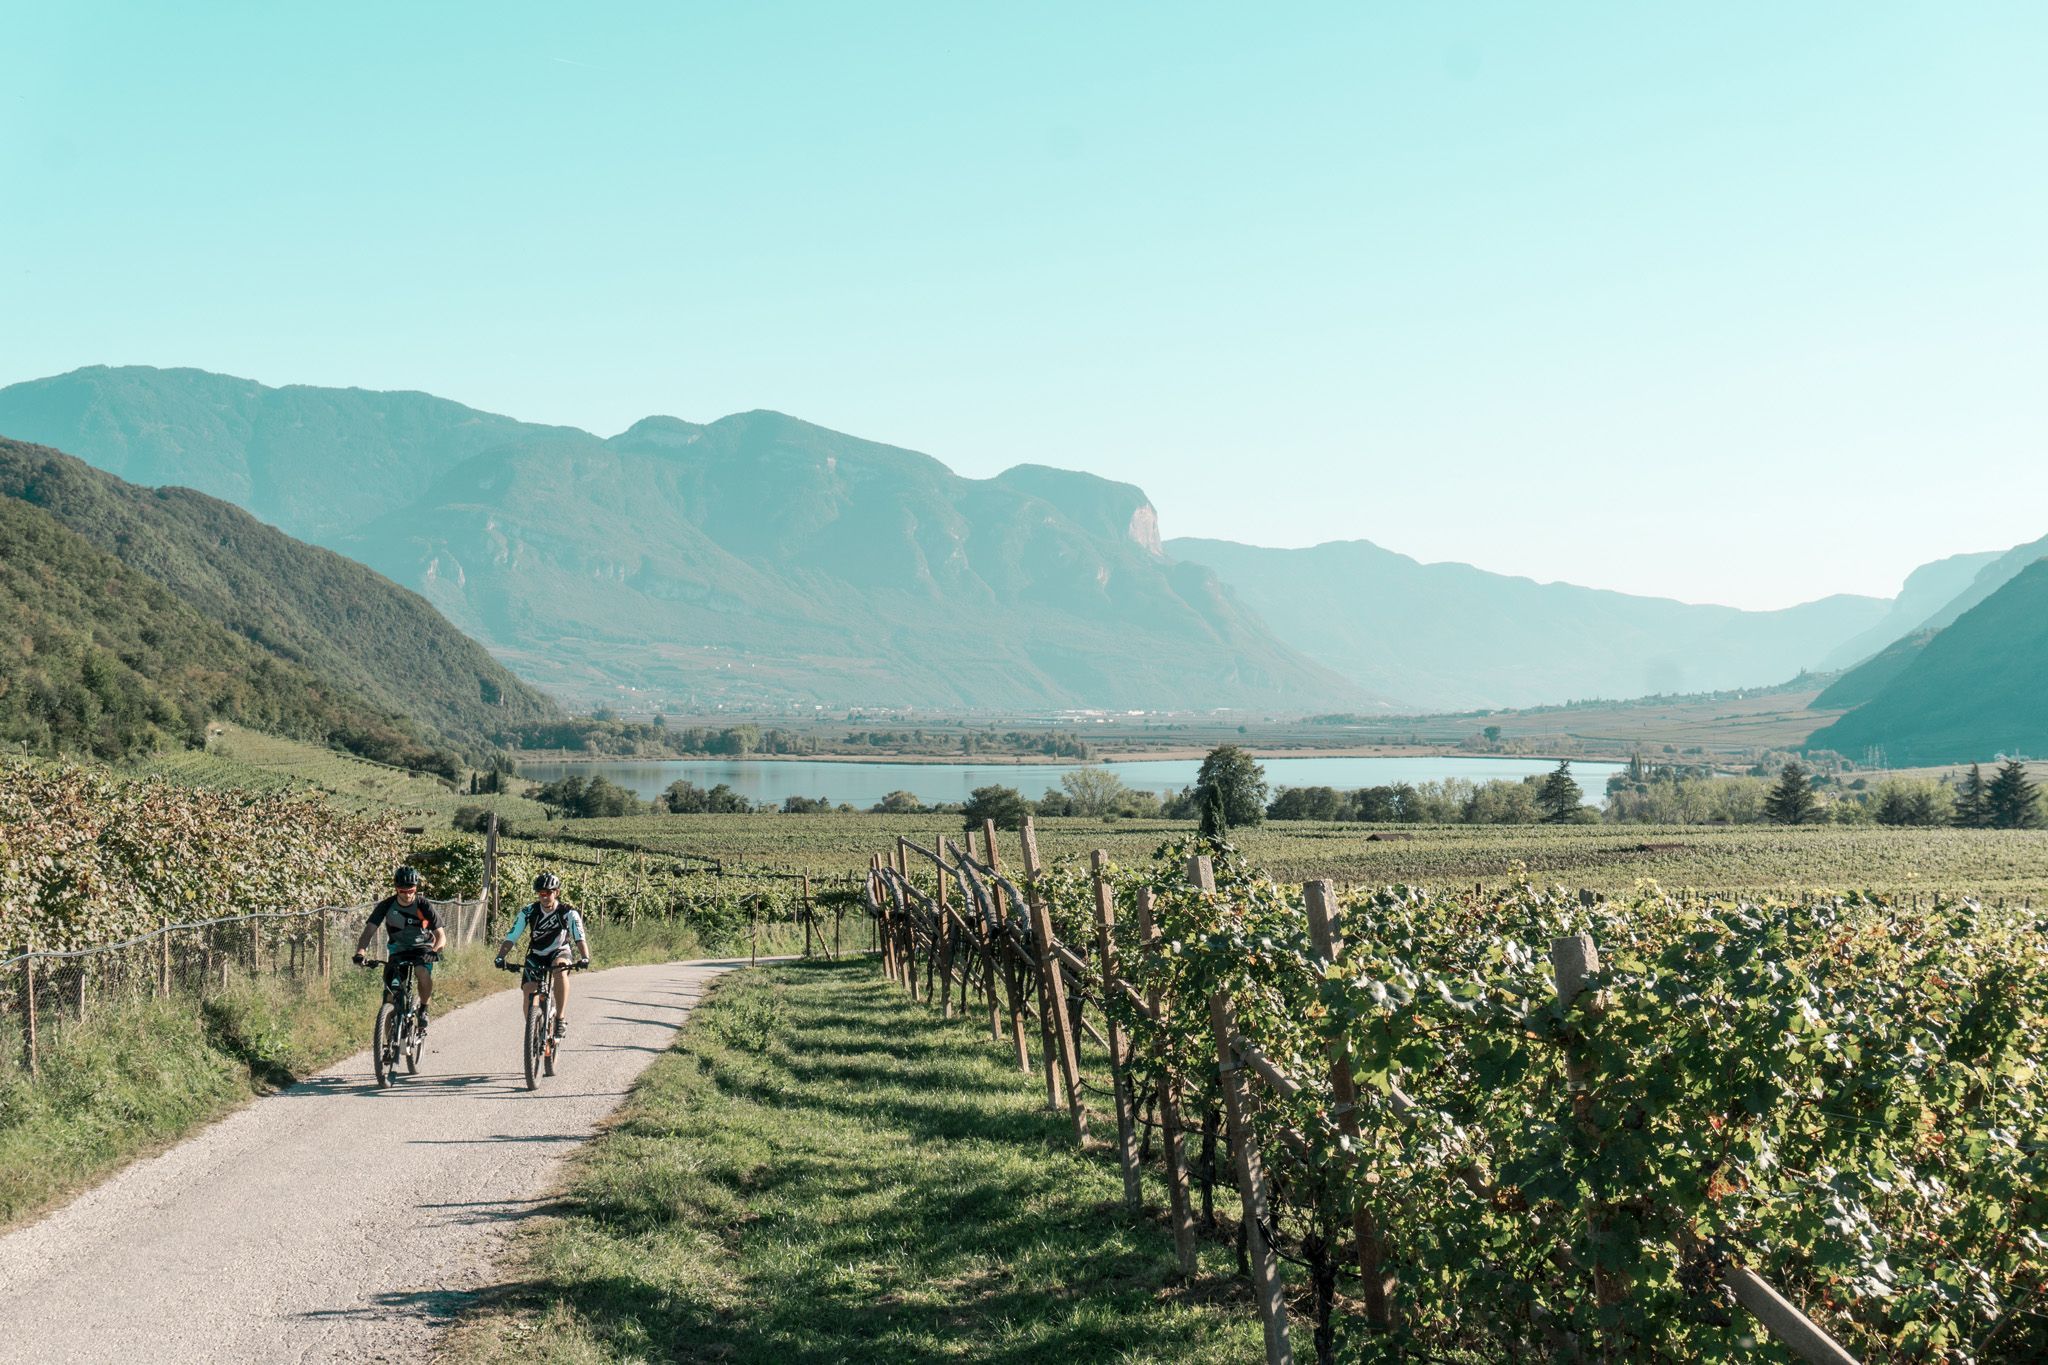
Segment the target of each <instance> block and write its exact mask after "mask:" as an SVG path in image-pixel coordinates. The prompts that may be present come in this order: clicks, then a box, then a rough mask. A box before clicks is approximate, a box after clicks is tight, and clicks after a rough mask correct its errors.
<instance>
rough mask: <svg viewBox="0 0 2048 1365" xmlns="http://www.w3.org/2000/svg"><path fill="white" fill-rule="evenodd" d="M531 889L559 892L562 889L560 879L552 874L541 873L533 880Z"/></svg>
mask: <svg viewBox="0 0 2048 1365" xmlns="http://www.w3.org/2000/svg"><path fill="white" fill-rule="evenodd" d="M533 889H534V890H536V891H560V890H561V889H562V879H561V878H560V877H557V876H556V875H555V874H554V873H552V872H543V873H541V874H540V875H539V876H538V877H535V878H534V879H533Z"/></svg>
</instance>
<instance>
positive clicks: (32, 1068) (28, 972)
mask: <svg viewBox="0 0 2048 1365" xmlns="http://www.w3.org/2000/svg"><path fill="white" fill-rule="evenodd" d="M21 1034H22V1050H23V1051H24V1052H26V1053H27V1054H28V1074H29V1076H30V1077H31V1078H33V1077H34V1076H35V1074H36V936H35V935H34V934H30V935H29V936H28V951H26V952H24V953H23V954H22V955H21Z"/></svg>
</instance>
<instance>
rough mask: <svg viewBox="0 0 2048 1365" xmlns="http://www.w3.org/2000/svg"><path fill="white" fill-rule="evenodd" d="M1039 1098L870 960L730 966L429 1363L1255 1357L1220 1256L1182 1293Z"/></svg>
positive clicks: (1158, 1230)
mask: <svg viewBox="0 0 2048 1365" xmlns="http://www.w3.org/2000/svg"><path fill="white" fill-rule="evenodd" d="M1042 1098H1043V1096H1042V1092H1041V1091H1040V1090H1039V1089H1038V1088H1037V1086H1036V1085H1035V1083H1034V1082H1033V1080H1032V1079H1031V1078H1029V1077H1024V1076H1020V1075H1019V1074H1018V1073H1017V1072H1016V1071H1015V1069H1014V1068H1013V1067H1009V1066H1005V1065H1004V1064H1003V1061H1002V1054H1001V1053H1000V1052H999V1051H998V1050H997V1049H995V1048H992V1047H990V1046H989V1045H988V1041H987V1038H986V1036H985V1035H984V1034H981V1033H979V1032H977V1031H976V1030H975V1029H974V1028H973V1027H972V1026H971V1025H969V1024H966V1023H963V1022H958V1021H956V1022H952V1023H946V1022H941V1021H939V1020H937V1019H935V1018H934V1017H932V1016H931V1015H930V1014H929V1013H928V1012H927V1011H925V1010H924V1008H923V1007H921V1006H919V1005H915V1004H912V1003H910V1002H909V1001H908V1000H906V999H904V998H903V996H902V995H901V993H900V992H898V991H897V990H895V989H894V988H892V987H891V986H889V985H888V984H887V983H885V982H884V981H883V980H882V979H881V978H880V976H879V974H878V973H877V972H876V970H875V968H874V966H873V965H872V963H864V962H847V963H841V964H838V965H825V964H807V965H791V966H782V967H773V968H764V969H762V970H760V971H757V972H748V973H744V974H740V975H737V976H734V977H729V978H726V979H725V980H724V981H722V982H721V983H720V984H719V986H718V988H717V989H716V991H715V992H714V993H713V994H712V995H711V996H710V997H709V998H708V999H707V1000H706V1001H705V1003H704V1004H702V1005H701V1006H699V1008H698V1010H697V1012H696V1014H695V1015H694V1016H693V1017H692V1019H691V1020H690V1022H689V1023H688V1024H686V1025H685V1027H684V1029H683V1032H682V1034H681V1036H680V1037H679V1039H678V1042H677V1046H676V1048H675V1049H674V1050H673V1051H672V1052H670V1053H669V1054H668V1055H667V1056H665V1057H663V1058H662V1059H660V1060H659V1061H657V1062H656V1063H655V1064H654V1066H653V1067H652V1068H650V1069H649V1070H648V1072H647V1073H646V1075H645V1076H644V1077H643V1078H642V1080H641V1082H640V1085H639V1087H638V1088H637V1089H636V1091H635V1093H634V1096H633V1098H632V1099H631V1100H630V1101H629V1102H628V1104H627V1106H626V1108H625V1109H624V1110H623V1111H622V1113H621V1115H620V1117H619V1118H618V1119H617V1121H616V1122H615V1123H614V1124H613V1126H612V1127H611V1128H610V1129H609V1130H608V1131H607V1132H606V1133H605V1134H604V1135H603V1136H602V1137H601V1138H600V1139H599V1140H598V1141H597V1142H596V1143H595V1144H593V1146H592V1147H591V1148H590V1149H589V1150H588V1151H587V1152H586V1153H585V1154H584V1155H583V1156H582V1157H581V1158H580V1159H579V1164H578V1166H577V1169H576V1171H575V1174H574V1176H573V1179H572V1183H571V1187H570V1190H569V1194H568V1199H567V1204H566V1209H567V1211H566V1212H565V1213H564V1214H563V1215H562V1216H561V1217H559V1218H558V1219H556V1220H554V1221H552V1222H550V1223H548V1224H546V1225H544V1226H543V1227H542V1228H541V1229H540V1230H539V1231H538V1232H537V1233H536V1234H534V1236H533V1238H532V1240H530V1241H529V1242H528V1243H527V1244H526V1246H525V1247H524V1248H523V1249H522V1251H521V1253H520V1256H519V1264H518V1266H517V1267H516V1271H515V1273H517V1274H519V1275H521V1276H522V1278H519V1279H517V1280H516V1282H514V1283H512V1284H510V1285H508V1286H506V1287H505V1289H504V1290H503V1292H502V1293H500V1294H499V1295H497V1296H495V1297H494V1298H493V1300H492V1301H491V1302H490V1303H489V1304H488V1305H487V1306H486V1307H485V1308H484V1309H483V1310H482V1311H480V1313H479V1314H478V1315H477V1316H476V1317H475V1318H473V1319H472V1320H471V1321H469V1322H468V1323H466V1324H465V1325H464V1326H463V1327H461V1328H460V1329H459V1330H458V1331H457V1332H456V1333H455V1334H454V1336H453V1337H452V1339H451V1340H450V1342H449V1343H448V1344H447V1346H446V1348H445V1350H444V1359H446V1360H448V1361H452V1362H458V1363H463V1362H471V1361H485V1360H503V1359H519V1360H535V1361H551V1362H608V1361H651V1360H692V1361H695V1360H718V1361H731V1362H770V1363H772V1365H811V1363H812V1362H817V1363H818V1365H822V1363H823V1362H836V1361H869V1360H875V1361H882V1360H886V1361H892V1362H897V1361H902V1362H915V1361H962V1360H976V1361H1005V1362H1025V1361H1055V1362H1061V1365H1082V1362H1090V1363H1092V1362H1098V1361H1140V1360H1146V1361H1151V1360H1174V1361H1243V1360H1250V1359H1255V1358H1257V1356H1258V1354H1259V1352H1260V1345H1259V1342H1260V1337H1259V1328H1258V1323H1257V1318H1256V1316H1255V1315H1254V1314H1253V1312H1252V1309H1251V1304H1250V1300H1249V1297H1248V1296H1247V1295H1245V1294H1243V1293H1241V1292H1240V1291H1239V1290H1237V1289H1236V1288H1234V1287H1232V1282H1231V1281H1230V1278H1229V1274H1230V1269H1231V1253H1230V1250H1229V1248H1228V1247H1225V1246H1210V1247H1205V1248H1204V1253H1203V1254H1204V1256H1205V1257H1206V1258H1208V1263H1207V1264H1205V1266H1204V1271H1205V1273H1204V1275H1203V1277H1202V1279H1201V1283H1202V1284H1203V1285H1204V1286H1205V1287H1204V1288H1202V1289H1200V1290H1196V1291H1183V1290H1180V1289H1178V1288H1176V1287H1175V1286H1174V1285H1173V1283H1172V1274H1171V1272H1172V1267H1173V1252H1172V1244H1171V1238H1170V1236H1169V1235H1168V1233H1167V1230H1166V1228H1165V1226H1164V1224H1163V1221H1162V1220H1161V1219H1160V1218H1159V1217H1158V1216H1157V1214H1156V1213H1151V1214H1148V1215H1146V1216H1143V1217H1131V1216H1128V1215H1125V1214H1124V1213H1122V1212H1121V1208H1120V1205H1119V1204H1118V1202H1117V1200H1118V1197H1119V1191H1120V1189H1121V1185H1120V1182H1119V1180H1118V1178H1117V1176H1116V1174H1115V1170H1114V1166H1113V1164H1112V1163H1110V1162H1108V1161H1105V1160H1103V1159H1101V1158H1100V1157H1097V1156H1082V1155H1078V1154H1076V1153H1075V1152H1074V1151H1073V1150H1072V1132H1071V1129H1070V1128H1068V1126H1067V1124H1066V1121H1065V1119H1064V1118H1063V1117H1061V1118H1055V1117H1053V1116H1050V1115H1047V1114H1046V1113H1045V1112H1044V1111H1043V1110H1042V1108H1041V1107H1040V1106H1041V1103H1042ZM1219 1286H1220V1287H1219Z"/></svg>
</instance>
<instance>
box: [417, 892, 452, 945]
mask: <svg viewBox="0 0 2048 1365" xmlns="http://www.w3.org/2000/svg"><path fill="white" fill-rule="evenodd" d="M421 913H422V915H423V916H424V917H425V919H426V921H427V924H428V926H429V927H430V928H432V929H433V931H434V941H433V942H431V943H429V944H428V945H427V951H428V952H432V953H438V952H440V951H441V950H442V949H443V948H446V947H447V946H448V926H447V925H446V924H444V923H442V922H441V912H440V911H438V910H436V909H435V908H434V903H433V902H432V901H428V902H427V908H426V909H425V910H424V911H422V912H421Z"/></svg>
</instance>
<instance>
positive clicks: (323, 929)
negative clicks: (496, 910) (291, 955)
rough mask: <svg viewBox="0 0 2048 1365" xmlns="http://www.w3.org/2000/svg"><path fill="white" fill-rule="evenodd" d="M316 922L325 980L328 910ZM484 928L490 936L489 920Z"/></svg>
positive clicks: (319, 952)
mask: <svg viewBox="0 0 2048 1365" xmlns="http://www.w3.org/2000/svg"><path fill="white" fill-rule="evenodd" d="M314 922H315V923H316V924H318V925H319V931H318V932H319V934H320V942H319V943H318V945H316V947H315V949H314V951H315V952H316V953H318V954H319V957H320V979H321V980H322V981H325V980H327V972H328V960H327V912H326V911H325V910H322V911H321V912H320V913H319V915H318V916H317V917H316V918H315V920H314ZM484 928H485V931H486V932H485V937H486V938H488V937H489V936H490V935H489V929H490V925H489V923H488V921H487V922H486V923H485V925H484Z"/></svg>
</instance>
